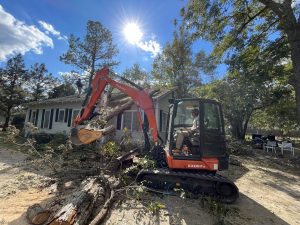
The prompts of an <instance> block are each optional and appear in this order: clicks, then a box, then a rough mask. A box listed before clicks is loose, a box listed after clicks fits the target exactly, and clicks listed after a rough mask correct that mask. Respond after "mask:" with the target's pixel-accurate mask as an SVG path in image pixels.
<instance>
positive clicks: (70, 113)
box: [68, 109, 72, 127]
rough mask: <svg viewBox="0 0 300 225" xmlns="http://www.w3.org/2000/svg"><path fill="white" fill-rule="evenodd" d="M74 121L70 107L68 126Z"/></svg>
mask: <svg viewBox="0 0 300 225" xmlns="http://www.w3.org/2000/svg"><path fill="white" fill-rule="evenodd" d="M71 121H72V109H69V116H68V127H70V126H71Z"/></svg>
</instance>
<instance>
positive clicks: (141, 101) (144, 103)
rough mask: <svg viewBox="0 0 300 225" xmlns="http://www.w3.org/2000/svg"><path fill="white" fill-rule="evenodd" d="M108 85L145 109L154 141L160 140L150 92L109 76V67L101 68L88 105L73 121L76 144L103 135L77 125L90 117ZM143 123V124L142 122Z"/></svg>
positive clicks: (94, 79) (93, 139)
mask: <svg viewBox="0 0 300 225" xmlns="http://www.w3.org/2000/svg"><path fill="white" fill-rule="evenodd" d="M107 85H111V86H112V87H114V88H116V89H118V90H119V91H121V92H122V93H125V94H127V95H128V96H129V97H131V98H132V100H133V101H134V103H135V104H136V105H137V107H138V108H140V109H142V110H144V112H145V114H146V116H147V119H148V123H149V127H150V129H151V133H152V138H153V140H154V142H156V143H157V142H158V132H157V125H156V120H155V113H154V107H153V101H152V98H151V96H150V94H149V93H148V92H147V91H146V90H144V89H137V88H133V87H131V86H128V85H125V84H123V83H119V82H117V81H115V80H113V79H111V78H110V77H109V69H108V68H107V67H105V68H103V69H101V70H99V71H98V72H97V73H96V75H95V77H94V78H93V80H92V83H91V94H90V97H89V99H88V102H87V104H86V105H83V107H82V109H81V110H80V113H79V114H78V115H77V117H76V119H75V120H74V122H73V129H72V131H71V140H72V142H73V143H74V144H78V145H79V144H89V143H91V142H93V141H95V140H97V139H98V138H100V137H101V136H102V135H103V132H101V131H97V130H88V129H80V130H77V125H79V124H81V123H82V122H83V121H85V120H88V119H90V117H91V115H92V114H93V111H94V109H95V105H96V104H97V102H98V100H99V99H100V97H101V95H102V94H103V92H104V89H105V87H106V86H107ZM140 125H141V124H140Z"/></svg>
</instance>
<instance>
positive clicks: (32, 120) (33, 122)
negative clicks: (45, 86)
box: [31, 111, 36, 124]
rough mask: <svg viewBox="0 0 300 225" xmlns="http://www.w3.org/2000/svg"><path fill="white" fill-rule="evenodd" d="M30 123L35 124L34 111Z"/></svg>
mask: <svg viewBox="0 0 300 225" xmlns="http://www.w3.org/2000/svg"><path fill="white" fill-rule="evenodd" d="M31 122H32V124H35V122H36V111H33V112H32V116H31Z"/></svg>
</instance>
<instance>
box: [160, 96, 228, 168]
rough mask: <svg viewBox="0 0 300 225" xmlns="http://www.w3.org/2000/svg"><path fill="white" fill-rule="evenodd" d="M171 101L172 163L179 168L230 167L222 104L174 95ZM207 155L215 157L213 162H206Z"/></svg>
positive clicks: (169, 155)
mask: <svg viewBox="0 0 300 225" xmlns="http://www.w3.org/2000/svg"><path fill="white" fill-rule="evenodd" d="M170 103H171V104H170V108H169V115H170V116H169V123H168V128H167V138H166V140H167V141H166V146H165V151H167V159H168V164H169V166H171V167H173V168H177V169H186V168H190V169H193V168H194V169H207V170H224V169H227V168H228V155H227V154H226V147H225V133H224V121H223V116H222V109H221V105H220V104H219V103H218V102H216V101H214V100H207V99H198V98H186V99H171V100H170ZM205 159H208V160H212V159H214V160H215V161H214V162H213V163H212V165H205ZM175 162H176V163H175ZM203 162H204V164H203ZM216 164H217V165H216ZM205 167H207V168H205Z"/></svg>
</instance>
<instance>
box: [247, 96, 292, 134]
mask: <svg viewBox="0 0 300 225" xmlns="http://www.w3.org/2000/svg"><path fill="white" fill-rule="evenodd" d="M293 95H294V92H291V93H287V95H285V97H284V98H282V99H281V100H280V101H279V102H277V103H276V104H272V105H271V106H269V107H267V108H265V109H261V110H257V111H256V112H254V113H253V116H252V118H251V124H252V125H253V126H254V127H258V128H260V129H266V130H270V131H273V130H274V129H279V130H280V131H281V135H282V136H285V135H288V134H289V133H290V132H291V131H293V130H295V129H296V128H297V127H298V125H297V115H296V102H295V96H293Z"/></svg>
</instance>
